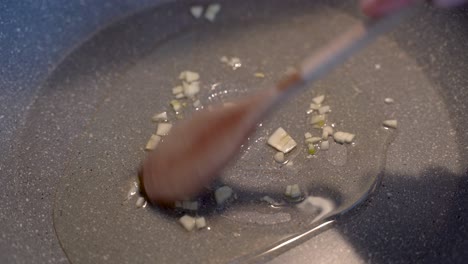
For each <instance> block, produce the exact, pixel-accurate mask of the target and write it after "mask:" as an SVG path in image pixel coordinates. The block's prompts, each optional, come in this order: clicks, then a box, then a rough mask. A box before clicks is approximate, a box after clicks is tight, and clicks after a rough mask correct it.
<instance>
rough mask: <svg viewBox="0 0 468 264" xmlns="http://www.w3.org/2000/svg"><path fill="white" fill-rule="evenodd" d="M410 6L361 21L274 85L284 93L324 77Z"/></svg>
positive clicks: (388, 28)
mask: <svg viewBox="0 0 468 264" xmlns="http://www.w3.org/2000/svg"><path fill="white" fill-rule="evenodd" d="M409 10H410V8H409V7H407V8H403V9H402V10H399V11H398V12H396V13H393V14H390V15H388V16H385V17H383V18H381V19H378V20H372V21H369V22H358V23H357V24H356V25H354V26H352V27H351V28H350V29H349V30H348V31H346V32H345V33H343V34H342V35H340V36H338V37H337V38H335V39H334V40H332V41H331V42H330V43H328V45H325V46H324V47H322V48H321V49H319V50H317V51H316V52H315V53H314V54H312V55H311V56H310V57H308V58H306V59H305V60H304V61H303V62H302V64H301V65H300V67H299V71H298V72H295V73H291V74H289V75H287V76H286V77H285V78H284V79H283V80H282V81H280V82H279V83H278V85H277V86H276V87H275V89H276V91H278V92H280V93H285V92H289V91H292V90H296V89H295V88H296V87H302V86H303V85H302V84H305V83H309V82H313V81H316V80H317V79H319V78H321V77H322V76H323V75H325V74H327V73H328V72H330V71H331V70H332V69H333V68H334V67H336V66H337V65H339V64H341V63H343V62H344V61H345V60H346V59H348V58H349V57H350V56H351V55H353V54H354V53H355V52H357V51H359V50H361V49H362V48H364V47H365V46H367V45H368V44H369V43H371V42H372V41H373V40H374V39H376V38H377V37H379V36H380V35H382V34H384V33H386V32H388V31H389V30H391V29H393V28H394V27H395V26H396V25H398V23H399V22H400V21H401V20H402V19H403V18H404V17H406V15H407V14H408V13H409Z"/></svg>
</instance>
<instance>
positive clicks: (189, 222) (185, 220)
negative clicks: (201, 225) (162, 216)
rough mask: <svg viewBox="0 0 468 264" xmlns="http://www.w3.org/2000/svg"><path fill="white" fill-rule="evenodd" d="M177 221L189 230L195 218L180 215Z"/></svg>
mask: <svg viewBox="0 0 468 264" xmlns="http://www.w3.org/2000/svg"><path fill="white" fill-rule="evenodd" d="M179 223H180V224H181V225H182V226H183V227H184V228H185V229H186V230H187V231H189V232H190V231H192V230H193V229H194V228H195V225H196V222H195V218H193V217H191V216H189V215H184V216H182V217H181V218H180V219H179Z"/></svg>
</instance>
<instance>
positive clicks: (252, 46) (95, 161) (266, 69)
mask: <svg viewBox="0 0 468 264" xmlns="http://www.w3.org/2000/svg"><path fill="white" fill-rule="evenodd" d="M245 2H247V1H245ZM285 2H286V1H274V2H271V3H270V2H269V1H265V2H259V3H257V4H256V5H255V6H251V4H249V3H237V2H226V3H224V4H223V6H222V11H221V12H220V13H219V16H218V18H217V20H216V21H215V22H214V23H209V22H206V21H203V19H201V20H196V19H194V18H193V17H191V16H190V14H189V12H188V8H189V6H187V5H185V4H174V5H170V6H165V7H162V8H159V9H156V10H151V11H145V12H143V13H140V14H137V15H134V16H132V17H131V18H128V19H126V20H125V21H124V22H120V23H119V24H118V25H116V26H113V27H112V29H111V30H105V31H103V32H101V33H98V34H97V35H96V37H95V38H94V39H93V40H91V42H93V41H95V42H97V43H100V42H102V43H103V45H104V44H107V45H110V44H112V45H115V46H119V45H121V46H126V45H128V46H130V47H127V49H138V48H139V45H140V44H139V43H140V42H137V41H134V40H128V39H126V37H127V35H128V32H127V31H126V29H128V28H132V26H133V25H134V28H136V30H137V32H138V30H140V31H141V32H140V35H139V36H138V37H140V38H141V39H142V42H143V43H144V46H145V47H149V48H147V49H146V51H145V53H144V54H142V56H139V57H137V58H136V59H134V60H133V61H132V63H130V64H129V65H128V67H124V68H123V69H120V70H118V71H115V72H113V74H112V78H110V79H109V80H108V82H107V85H105V86H104V85H103V87H99V88H100V89H102V90H103V91H105V92H103V95H104V96H102V103H101V106H100V107H99V108H98V110H97V111H96V112H95V113H93V115H92V120H91V121H90V122H89V125H88V126H87V129H86V131H85V132H84V133H83V135H82V136H81V137H80V138H79V139H78V142H77V144H76V146H77V150H76V152H75V153H76V156H74V157H72V158H70V161H69V164H67V170H66V174H65V175H64V176H63V180H62V182H61V183H60V186H59V188H58V191H57V194H56V201H55V208H54V225H55V229H56V232H57V235H58V237H59V240H60V242H61V245H62V247H63V249H64V250H65V252H66V254H67V256H68V257H69V259H70V260H71V261H72V262H73V263H95V262H101V261H104V260H107V261H110V262H112V263H126V262H156V263H165V262H171V261H173V260H174V259H177V262H178V263H205V262H209V263H220V262H227V261H229V260H232V259H235V258H236V257H239V256H242V255H246V254H250V253H252V252H256V251H258V250H261V249H262V248H264V247H267V246H268V245H271V244H274V243H275V242H277V241H280V240H282V239H284V238H285V237H288V236H290V235H293V234H298V233H301V232H304V231H305V230H307V229H309V228H310V227H312V226H314V225H316V224H317V223H320V222H321V221H323V220H324V219H325V218H326V217H329V216H331V215H334V214H338V213H341V212H344V211H346V210H347V209H350V208H352V207H353V206H354V205H356V204H357V203H358V202H360V201H361V200H362V198H363V197H366V195H367V193H368V192H369V190H370V189H371V188H372V187H373V186H374V184H375V183H376V181H377V180H378V177H379V175H380V174H381V173H382V171H383V169H384V165H385V155H386V149H387V147H388V144H390V143H391V140H392V139H393V138H394V136H395V133H396V132H395V131H393V130H388V129H384V128H383V127H382V121H383V120H386V119H398V118H399V116H401V115H403V112H402V109H399V108H398V104H399V102H401V101H404V100H408V98H407V95H408V87H410V89H409V92H410V93H411V94H413V95H415V96H416V97H413V98H412V99H416V100H418V101H419V102H420V103H421V104H420V105H421V107H427V108H430V107H432V106H433V105H435V103H436V101H437V100H438V97H437V95H436V93H435V91H434V89H433V87H432V86H431V83H430V82H429V80H428V79H427V78H426V77H425V76H424V74H423V72H422V71H421V69H420V67H418V65H417V63H416V62H415V61H414V60H412V59H411V58H410V57H409V56H408V55H407V54H406V53H405V52H404V51H403V50H401V49H400V48H399V46H398V45H397V44H396V43H395V42H394V41H393V40H392V39H391V38H388V37H383V38H381V39H379V40H378V41H377V43H375V44H373V45H371V47H370V48H369V49H368V50H366V51H364V52H362V53H360V54H359V55H357V56H355V57H354V58H352V59H351V60H350V61H348V62H347V63H346V64H345V65H344V66H342V67H340V68H338V69H336V70H335V71H334V72H333V73H332V74H330V75H329V76H327V77H326V78H325V79H324V80H322V81H320V82H318V83H315V84H314V85H313V86H311V87H310V88H309V89H308V90H307V91H305V92H303V93H300V94H298V95H296V96H294V97H292V98H291V99H290V100H289V101H288V102H285V103H284V105H282V106H281V107H280V108H278V109H276V110H275V112H274V113H272V114H271V115H270V116H269V118H267V119H266V120H265V121H264V122H262V124H261V125H259V127H258V130H257V131H256V133H255V134H254V135H253V136H252V137H250V138H249V140H248V142H247V143H246V144H245V146H244V147H243V148H242V150H241V153H240V154H239V157H238V159H237V160H236V161H233V163H232V164H231V165H230V166H229V167H228V168H227V169H226V170H225V171H224V172H223V174H222V176H221V177H220V180H219V182H216V183H215V186H213V188H215V187H217V186H220V185H228V186H231V187H232V188H233V189H234V192H235V193H236V195H237V199H236V200H235V201H233V202H232V203H230V204H229V205H228V206H227V207H225V208H222V209H219V208H213V207H210V206H208V205H207V206H205V207H204V208H203V210H202V211H203V212H202V214H203V215H204V216H205V217H206V219H207V223H208V226H209V229H203V230H200V231H196V232H190V233H189V232H186V231H185V230H184V229H183V228H182V227H181V226H180V224H179V223H178V221H177V220H178V217H180V216H181V215H182V213H181V212H167V211H164V210H161V209H159V208H149V207H146V208H141V209H138V208H136V206H135V200H136V198H135V197H133V198H131V199H130V200H126V199H125V198H126V195H127V192H128V190H129V188H130V186H131V184H132V182H133V181H134V180H135V176H136V169H137V166H138V164H139V162H140V161H141V160H142V158H143V157H144V151H143V148H144V146H145V144H146V141H147V140H148V139H149V137H150V135H151V134H152V133H154V132H155V124H154V123H152V122H151V117H152V115H153V114H155V113H158V112H162V111H167V112H168V113H169V120H170V122H173V123H174V122H176V121H177V117H176V115H175V114H174V113H173V112H172V110H171V108H170V106H169V102H170V101H171V100H172V99H173V95H172V92H171V89H172V87H174V86H177V85H178V84H179V83H180V81H179V80H178V76H179V73H180V72H181V71H185V70H191V71H195V72H198V73H199V74H200V80H201V87H202V88H201V92H200V95H199V99H200V101H201V103H202V105H204V106H205V107H207V106H209V105H212V104H216V103H223V102H227V101H229V100H232V99H233V98H237V97H240V96H243V95H247V94H249V93H251V92H252V91H254V90H257V89H262V88H267V87H270V86H271V85H273V84H274V83H275V81H276V80H278V79H279V78H280V76H281V75H283V74H284V73H285V72H286V71H287V70H288V69H289V68H290V67H291V66H294V65H295V64H296V63H297V62H299V61H300V60H301V58H303V57H304V56H306V55H308V54H310V52H311V51H313V50H314V49H315V48H318V47H320V46H321V45H324V44H325V43H326V42H327V41H328V40H330V39H331V38H332V37H333V36H335V35H336V34H339V33H340V32H342V31H343V30H345V29H346V28H347V27H348V26H349V25H350V24H352V23H353V22H356V21H357V20H358V19H357V18H355V17H353V16H351V15H349V14H348V13H347V12H346V11H344V10H343V9H341V8H334V7H330V6H328V5H327V4H320V3H307V4H305V5H304V3H300V1H291V2H289V1H288V3H285ZM314 2H315V1H314ZM161 17H167V22H168V23H170V22H171V23H172V22H174V21H180V24H181V26H180V27H178V26H173V25H165V26H166V27H169V28H170V27H172V26H173V27H174V28H175V29H174V32H171V33H170V34H166V36H165V37H162V38H161V39H158V38H155V37H153V36H148V35H145V34H156V33H155V32H154V31H149V32H148V31H145V30H142V29H141V27H140V25H141V24H142V23H143V22H144V23H143V24H145V25H148V23H149V24H151V23H155V24H154V27H165V26H161V24H156V23H157V22H158V21H160V20H161ZM158 23H159V22H158ZM129 25H130V26H129ZM139 28H140V29H139ZM176 28H177V29H176ZM161 30H164V29H161ZM166 30H167V29H166ZM132 45H133V46H132ZM71 56H72V57H75V58H76V57H80V56H81V57H87V56H89V57H91V56H92V52H90V51H89V48H88V49H84V48H83V49H82V48H78V49H77V50H76V51H75V52H74V54H72V55H71ZM97 56H98V57H97V58H99V55H97ZM222 56H227V57H228V58H230V57H238V58H239V59H240V61H241V66H240V67H238V68H236V69H235V70H234V69H233V68H232V67H231V66H228V65H226V64H224V63H222V62H220V58H221V57H222ZM67 63H73V60H71V59H70V60H65V62H64V64H67ZM102 63H103V64H104V65H105V64H106V63H111V62H110V61H106V60H103V61H102ZM61 67H66V65H65V66H63V65H62V66H61ZM83 67H85V66H83ZM255 73H262V74H264V75H265V76H264V77H263V78H260V77H258V76H255ZM82 74H88V75H90V76H91V75H92V74H93V73H92V72H88V73H82ZM95 78H99V76H96V77H95ZM71 82H74V81H73V80H72V81H71ZM76 82H78V80H76ZM416 83H417V85H414V84H416ZM49 85H50V86H54V85H55V86H59V85H61V86H67V85H70V86H71V85H74V84H73V83H70V82H68V83H54V82H50V83H49ZM321 94H324V95H326V99H325V103H324V104H326V105H329V106H330V107H331V109H332V112H331V113H329V114H328V117H327V120H328V122H329V123H330V124H331V123H333V124H335V125H336V129H337V130H342V131H347V132H352V133H354V134H356V139H355V144H353V145H349V146H345V145H340V144H336V143H334V142H332V140H330V143H331V149H330V150H329V151H319V152H318V153H317V154H316V155H314V156H310V155H308V154H307V149H306V145H305V144H304V133H305V132H311V133H312V134H313V135H317V136H319V135H320V134H321V132H320V130H319V129H314V128H312V126H311V125H310V124H309V121H308V120H309V118H310V116H308V115H307V114H306V110H307V109H308V107H309V104H310V103H311V101H312V98H314V97H315V96H317V95H321ZM386 97H391V98H393V99H394V100H395V102H396V103H395V104H385V103H384V99H385V98H386ZM191 104H192V103H191V101H187V107H186V108H185V109H184V116H188V115H190V112H193V111H195V110H194V108H193V107H192V105H191ZM278 127H283V128H284V129H285V130H286V131H288V132H289V133H290V135H291V136H292V137H293V138H294V139H295V140H296V142H297V143H298V146H297V148H296V149H294V150H293V151H292V152H291V153H290V154H288V156H287V157H288V158H289V159H290V165H286V166H281V165H279V164H278V163H276V162H275V161H274V160H273V155H274V154H275V153H276V151H274V150H273V149H272V148H270V147H269V146H267V145H266V140H267V138H268V135H270V134H271V133H272V132H273V131H274V130H275V129H276V128H278ZM187 133H190V131H187ZM296 183H297V184H299V186H300V187H301V188H302V190H303V191H304V192H306V193H308V194H309V195H311V196H313V197H320V198H322V199H324V201H328V205H330V206H329V207H327V208H328V209H329V210H328V209H327V208H325V207H319V208H318V210H317V211H316V212H315V214H314V213H313V214H310V213H304V212H303V211H300V210H298V209H297V208H296V206H295V205H293V204H288V203H286V206H280V207H276V208H275V207H272V206H269V205H268V204H267V203H265V202H262V201H260V199H261V198H262V197H264V196H266V195H267V196H270V197H272V198H273V199H275V200H277V201H285V199H284V195H283V193H284V190H285V188H286V186H287V185H290V184H296ZM208 196H209V195H208ZM205 199H207V200H210V199H211V198H206V197H205ZM211 200H212V199H211ZM327 210H328V211H327Z"/></svg>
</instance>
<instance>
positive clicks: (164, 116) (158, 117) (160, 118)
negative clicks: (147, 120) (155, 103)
mask: <svg viewBox="0 0 468 264" xmlns="http://www.w3.org/2000/svg"><path fill="white" fill-rule="evenodd" d="M151 120H152V121H153V122H162V121H167V113H166V112H162V113H159V114H155V115H154V116H153V117H152V118H151Z"/></svg>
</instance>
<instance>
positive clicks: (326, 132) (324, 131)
mask: <svg viewBox="0 0 468 264" xmlns="http://www.w3.org/2000/svg"><path fill="white" fill-rule="evenodd" d="M332 135H333V127H331V126H325V127H323V129H322V139H324V140H326V139H328V137H329V136H332Z"/></svg>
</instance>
